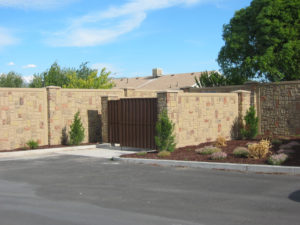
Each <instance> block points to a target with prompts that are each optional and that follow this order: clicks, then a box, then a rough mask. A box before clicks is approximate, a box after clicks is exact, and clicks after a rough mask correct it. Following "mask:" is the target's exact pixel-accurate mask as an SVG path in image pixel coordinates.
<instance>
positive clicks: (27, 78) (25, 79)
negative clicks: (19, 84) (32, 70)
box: [22, 75, 33, 84]
mask: <svg viewBox="0 0 300 225" xmlns="http://www.w3.org/2000/svg"><path fill="white" fill-rule="evenodd" d="M22 78H23V80H24V82H25V83H27V84H29V83H31V81H32V80H33V75H28V76H23V77H22Z"/></svg>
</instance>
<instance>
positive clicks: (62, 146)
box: [0, 143, 98, 152]
mask: <svg viewBox="0 0 300 225" xmlns="http://www.w3.org/2000/svg"><path fill="white" fill-rule="evenodd" d="M95 144H98V143H83V144H80V145H43V146H39V147H37V148H35V149H29V148H25V147H23V148H16V149H13V150H0V152H19V151H26V150H39V149H46V148H68V147H76V146H82V145H95Z"/></svg>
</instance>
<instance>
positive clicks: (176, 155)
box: [122, 137, 300, 166]
mask: <svg viewBox="0 0 300 225" xmlns="http://www.w3.org/2000/svg"><path fill="white" fill-rule="evenodd" d="M254 143H259V140H253V141H249V140H231V141H227V142H226V146H218V148H219V149H220V152H221V153H222V154H221V156H223V155H225V154H226V158H223V157H220V156H219V155H220V154H219V153H220V152H219V153H217V154H215V155H212V154H201V153H199V152H202V151H203V150H200V151H199V149H203V148H204V147H207V146H215V142H207V143H202V144H199V145H197V146H186V147H182V148H177V149H176V150H175V151H174V152H172V153H171V154H170V155H169V156H164V157H160V156H158V152H148V153H147V154H127V155H123V156H122V157H124V158H142V159H166V160H182V161H203V162H222V163H224V162H225V163H226V162H227V163H242V164H265V165H269V164H270V162H268V159H269V158H270V156H271V155H278V154H280V153H281V154H286V155H287V156H288V158H287V160H286V161H284V162H283V163H282V164H281V165H283V166H300V138H299V137H296V138H293V139H283V140H282V139H276V140H273V141H272V142H271V147H270V149H269V153H268V154H267V155H266V156H265V157H263V158H261V159H255V158H253V157H245V156H244V157H243V155H242V156H237V155H236V154H234V153H233V151H234V149H236V148H237V147H243V149H246V148H247V147H248V145H249V144H254ZM239 150H240V149H239ZM214 156H219V157H214ZM279 157H280V156H279ZM215 158H218V159H215Z"/></svg>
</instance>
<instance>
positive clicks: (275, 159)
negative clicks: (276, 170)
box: [268, 153, 288, 165]
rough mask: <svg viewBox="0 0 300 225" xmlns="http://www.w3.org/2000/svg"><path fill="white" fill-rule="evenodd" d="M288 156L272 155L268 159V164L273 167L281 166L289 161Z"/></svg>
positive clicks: (282, 154)
mask: <svg viewBox="0 0 300 225" xmlns="http://www.w3.org/2000/svg"><path fill="white" fill-rule="evenodd" d="M287 158H288V156H287V155H286V154H284V153H281V154H277V155H271V156H270V157H269V158H268V163H269V164H271V165H281V164H282V163H284V162H285V161H286V160H287Z"/></svg>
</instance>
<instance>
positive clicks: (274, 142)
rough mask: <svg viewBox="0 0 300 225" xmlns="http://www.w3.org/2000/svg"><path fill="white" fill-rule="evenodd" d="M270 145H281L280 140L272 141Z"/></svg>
mask: <svg viewBox="0 0 300 225" xmlns="http://www.w3.org/2000/svg"><path fill="white" fill-rule="evenodd" d="M271 143H272V145H281V144H282V140H280V139H273V140H272V142H271Z"/></svg>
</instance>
